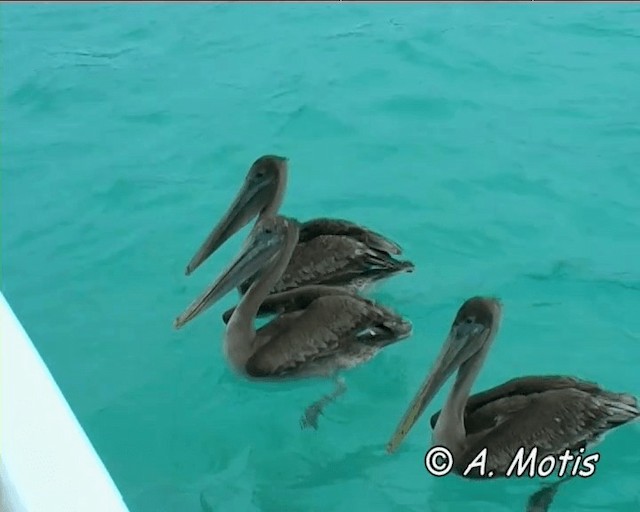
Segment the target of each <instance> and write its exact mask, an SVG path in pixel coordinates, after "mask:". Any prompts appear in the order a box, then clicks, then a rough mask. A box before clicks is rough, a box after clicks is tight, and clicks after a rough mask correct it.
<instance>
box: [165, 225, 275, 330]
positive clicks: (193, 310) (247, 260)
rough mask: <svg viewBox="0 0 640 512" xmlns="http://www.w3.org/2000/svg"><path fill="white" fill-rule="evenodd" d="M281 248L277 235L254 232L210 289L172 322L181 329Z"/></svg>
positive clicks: (268, 260) (250, 275) (267, 261)
mask: <svg viewBox="0 0 640 512" xmlns="http://www.w3.org/2000/svg"><path fill="white" fill-rule="evenodd" d="M280 248H281V244H279V243H278V239H277V236H275V235H271V236H270V235H265V234H264V233H258V234H257V235H255V234H253V233H252V235H251V236H250V238H249V239H248V240H247V242H246V243H245V245H244V247H243V249H242V250H241V252H240V254H239V255H238V256H237V257H236V258H235V260H233V262H232V263H231V264H230V265H229V266H228V267H227V268H226V270H224V271H223V272H222V274H220V276H219V277H218V279H216V281H215V282H214V283H213V284H212V285H211V286H210V287H209V288H207V290H205V291H204V292H203V293H202V294H201V295H200V296H199V297H198V298H197V299H196V300H194V301H193V302H192V303H191V305H189V307H188V308H187V309H186V310H185V311H184V312H183V313H182V314H181V315H180V316H179V317H178V318H176V320H175V321H174V324H173V325H174V327H175V328H176V329H180V327H182V326H183V325H184V324H186V323H187V322H189V321H190V320H192V319H193V318H195V317H196V316H197V315H199V314H200V313H202V312H203V311H204V310H206V309H207V308H209V307H211V306H212V305H213V304H215V303H216V302H217V301H218V300H220V299H221V298H222V297H224V296H225V295H226V294H227V293H229V292H230V291H231V290H233V289H234V288H236V287H237V286H238V285H239V284H240V283H241V282H243V281H244V280H246V279H249V278H250V277H253V276H255V275H256V274H257V273H258V272H259V271H260V270H261V269H262V268H263V267H264V266H265V265H266V264H268V263H269V262H270V261H271V260H272V259H273V257H274V256H275V255H276V254H277V253H278V251H279V249H280Z"/></svg>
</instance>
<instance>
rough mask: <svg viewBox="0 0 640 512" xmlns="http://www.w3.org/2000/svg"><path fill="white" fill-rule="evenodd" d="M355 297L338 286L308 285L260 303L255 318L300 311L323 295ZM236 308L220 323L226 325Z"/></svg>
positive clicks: (274, 294)
mask: <svg viewBox="0 0 640 512" xmlns="http://www.w3.org/2000/svg"><path fill="white" fill-rule="evenodd" d="M345 294H347V295H355V292H352V291H350V290H348V289H346V288H341V287H338V286H323V285H316V286H314V285H310V286H302V287H300V288H295V289H293V290H287V291H286V292H280V293H273V294H271V295H269V296H267V298H266V299H265V300H264V301H263V302H262V304H261V305H260V308H259V309H258V313H257V316H258V317H264V316H270V315H281V314H284V313H290V312H293V311H300V310H302V309H304V308H306V307H307V306H309V304H311V303H312V302H313V301H314V300H316V299H318V298H319V297H322V296H324V295H345ZM235 309H236V306H234V307H232V308H229V309H228V310H226V311H225V312H224V313H223V314H222V321H223V322H224V323H225V324H227V323H228V322H229V319H230V318H231V315H232V314H233V312H234V311H235Z"/></svg>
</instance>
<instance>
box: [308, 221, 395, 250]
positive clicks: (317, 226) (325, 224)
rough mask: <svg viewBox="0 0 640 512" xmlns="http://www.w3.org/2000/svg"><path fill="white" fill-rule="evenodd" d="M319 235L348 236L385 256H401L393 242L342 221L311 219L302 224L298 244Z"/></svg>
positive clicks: (361, 227) (373, 232)
mask: <svg viewBox="0 0 640 512" xmlns="http://www.w3.org/2000/svg"><path fill="white" fill-rule="evenodd" d="M321 235H339V236H348V237H351V238H354V239H355V240H358V241H359V242H361V243H363V244H365V245H366V246H368V247H371V248H372V249H376V250H378V251H382V252H386V253H387V254H395V255H398V254H402V248H401V247H400V246H399V245H398V244H397V243H395V242H394V241H393V240H390V239H389V238H387V237H385V236H383V235H381V234H380V233H376V232H375V231H371V230H370V229H367V228H365V227H363V226H360V225H358V224H354V223H353V222H350V221H348V220H344V219H327V218H319V219H312V220H310V221H307V222H305V223H303V224H302V227H301V229H300V238H299V240H300V242H308V241H310V240H312V239H313V238H316V237H318V236H321Z"/></svg>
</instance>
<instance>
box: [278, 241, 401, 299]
mask: <svg viewBox="0 0 640 512" xmlns="http://www.w3.org/2000/svg"><path fill="white" fill-rule="evenodd" d="M409 269H413V264H412V263H410V262H405V261H399V260H396V259H394V258H393V257H391V256H389V254H387V253H385V252H381V251H377V250H375V249H371V248H369V247H367V245H365V244H364V243H362V242H360V241H358V240H356V239H355V238H350V237H347V236H334V235H321V236H317V237H315V238H313V239H311V240H309V241H307V242H299V243H298V245H297V246H296V248H295V250H294V251H293V255H292V256H291V260H290V262H289V265H288V266H287V269H286V270H285V272H284V274H283V275H282V277H281V279H280V281H279V282H278V284H277V285H276V286H275V287H274V291H275V292H282V291H286V290H289V289H292V288H297V287H300V286H308V285H317V284H325V285H334V286H340V285H344V284H345V283H350V282H351V281H353V280H355V279H357V278H362V279H371V280H375V279H376V278H377V277H383V276H388V275H391V274H393V273H396V272H402V271H407V270H409Z"/></svg>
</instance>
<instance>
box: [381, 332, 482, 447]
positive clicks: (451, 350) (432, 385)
mask: <svg viewBox="0 0 640 512" xmlns="http://www.w3.org/2000/svg"><path fill="white" fill-rule="evenodd" d="M488 331H489V330H488V329H487V328H486V327H485V326H484V325H482V324H479V323H475V322H472V323H461V324H457V325H454V326H453V327H452V328H451V331H450V332H449V335H448V336H447V339H446V340H445V342H444V344H443V346H442V350H441V351H440V354H439V355H438V358H437V359H436V362H435V363H434V365H433V367H432V369H431V371H430V372H429V375H428V376H427V378H426V380H425V381H424V383H423V384H422V386H421V387H420V390H419V391H418V393H417V394H416V395H415V397H414V398H413V401H412V402H411V405H410V406H409V408H408V409H407V412H405V414H404V416H403V417H402V420H401V421H400V423H399V424H398V427H397V428H396V431H395V432H394V434H393V436H392V437H391V440H390V441H389V442H388V443H387V452H389V453H393V452H394V451H396V449H397V448H398V446H399V445H400V443H402V441H403V440H404V438H405V437H406V436H407V434H408V433H409V431H410V430H411V428H412V427H413V425H415V423H416V422H417V421H418V419H419V418H420V416H421V415H422V413H423V412H424V410H425V409H426V408H427V406H428V405H429V404H430V403H431V401H432V400H433V398H434V397H435V396H436V394H437V393H438V391H440V388H441V387H442V386H443V384H444V383H445V382H446V381H447V380H448V379H449V377H451V374H452V373H453V372H454V371H455V370H456V369H458V368H459V367H460V365H461V364H462V363H464V362H465V361H466V360H467V359H468V358H469V356H470V347H473V346H474V345H476V343H477V341H478V337H480V336H487V334H488ZM472 353H473V352H472Z"/></svg>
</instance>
